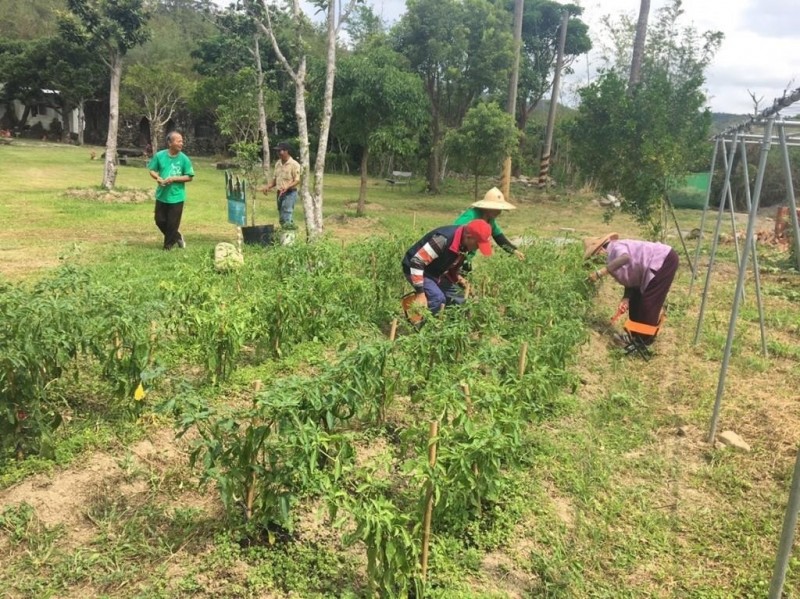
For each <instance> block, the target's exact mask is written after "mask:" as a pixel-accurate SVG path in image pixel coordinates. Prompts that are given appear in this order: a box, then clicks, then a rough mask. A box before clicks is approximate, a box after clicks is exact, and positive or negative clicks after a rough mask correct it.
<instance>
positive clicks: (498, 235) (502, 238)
mask: <svg viewBox="0 0 800 599" xmlns="http://www.w3.org/2000/svg"><path fill="white" fill-rule="evenodd" d="M490 224H491V225H492V239H494V242H495V243H496V244H497V245H498V246H500V248H502V249H503V251H505V252H507V253H509V254H513V255H514V256H516V257H517V258H519V259H520V260H524V259H525V254H523V253H522V252H520V251H519V250H518V249H517V246H515V245H514V244H513V243H511V241H510V240H509V239H508V237H506V235H505V233H503V230H502V229H501V228H500V225H498V224H497V219H496V218H493V219H492V220H491V221H490Z"/></svg>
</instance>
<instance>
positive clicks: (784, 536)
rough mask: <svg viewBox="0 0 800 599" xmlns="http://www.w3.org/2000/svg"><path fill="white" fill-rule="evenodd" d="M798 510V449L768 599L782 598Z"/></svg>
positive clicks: (799, 467) (799, 478)
mask: <svg viewBox="0 0 800 599" xmlns="http://www.w3.org/2000/svg"><path fill="white" fill-rule="evenodd" d="M798 510H800V449H798V452H797V459H796V460H795V462H794V474H793V475H792V489H791V491H789V505H787V506H786V514H785V515H784V517H783V530H782V531H781V541H780V544H779V545H778V556H777V557H776V558H775V568H774V569H773V570H772V581H771V582H770V584H769V599H781V597H783V581H784V580H785V579H786V570H787V569H788V567H789V557H790V556H791V554H792V543H793V542H794V531H795V529H796V528H797V512H798Z"/></svg>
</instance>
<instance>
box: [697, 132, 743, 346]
mask: <svg viewBox="0 0 800 599" xmlns="http://www.w3.org/2000/svg"><path fill="white" fill-rule="evenodd" d="M736 137H737V134H736V133H734V134H733V143H732V144H731V155H730V158H729V159H728V161H727V163H726V166H725V181H724V182H723V184H722V193H721V194H720V197H719V210H718V211H717V224H716V226H715V227H714V238H713V239H712V241H711V250H710V252H709V254H708V272H707V273H706V282H705V285H704V287H703V299H702V300H701V301H700V314H699V315H698V317H697V328H696V329H695V331H694V345H697V343H698V341H699V340H700V331H702V330H703V316H704V315H705V312H706V302H707V301H708V290H709V288H710V287H711V273H713V272H714V258H716V255H717V246H718V245H719V230H720V227H721V225H722V213H723V212H725V200H726V198H727V196H728V188H729V187H730V185H731V168H732V167H733V155H734V152H735V151H736ZM722 149H723V153H724V152H725V146H724V144H723V148H722Z"/></svg>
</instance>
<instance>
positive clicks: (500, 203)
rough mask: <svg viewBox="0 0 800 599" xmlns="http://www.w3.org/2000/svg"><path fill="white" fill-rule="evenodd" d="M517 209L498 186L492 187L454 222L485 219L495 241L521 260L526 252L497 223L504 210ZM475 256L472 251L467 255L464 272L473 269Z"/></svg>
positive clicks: (463, 223)
mask: <svg viewBox="0 0 800 599" xmlns="http://www.w3.org/2000/svg"><path fill="white" fill-rule="evenodd" d="M516 209H517V207H516V206H514V204H511V203H510V202H507V201H506V199H505V197H504V196H503V192H502V191H500V190H499V189H497V188H496V187H492V188H491V189H490V190H489V191H487V192H486V195H484V196H483V199H482V200H478V201H477V202H475V203H474V204H472V206H470V207H469V208H468V209H467V210H465V211H464V212H463V213H462V214H461V216H459V217H458V218H457V219H456V221H455V223H454V224H456V225H466V224H467V223H468V222H470V221H472V220H475V219H476V218H479V219H481V220H485V221H486V222H487V223H489V225H491V227H492V239H494V241H495V243H496V244H497V245H499V246H500V247H501V248H502V249H503V250H505V251H506V252H508V253H509V254H513V255H515V256H516V257H517V258H519V259H520V260H524V259H525V254H523V253H522V252H520V251H519V250H518V249H517V246H515V245H514V244H513V243H511V242H510V241H509V240H508V237H506V236H505V235H504V234H503V231H502V229H501V228H500V225H498V224H497V217H498V216H500V214H501V213H502V212H504V211H507V210H516ZM474 256H475V252H470V253H469V255H468V256H467V259H466V261H465V264H464V268H463V270H464V272H469V271H470V270H472V265H471V261H472V258H473V257H474Z"/></svg>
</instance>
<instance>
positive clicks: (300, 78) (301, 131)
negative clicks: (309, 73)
mask: <svg viewBox="0 0 800 599" xmlns="http://www.w3.org/2000/svg"><path fill="white" fill-rule="evenodd" d="M294 114H295V117H296V118H297V133H298V137H299V138H300V166H301V168H302V169H303V174H302V178H301V180H300V195H301V196H302V199H303V211H304V218H305V223H306V237H307V238H308V239H313V238H314V237H316V236H317V235H319V234H320V233H322V231H321V230H319V231H318V230H317V229H316V225H315V224H314V198H312V196H311V191H310V189H309V180H308V177H309V174H310V173H311V160H310V158H309V153H308V150H309V146H308V120H307V119H306V57H305V56H303V57H302V58H301V59H300V66H299V67H298V68H297V73H296V77H295V89H294Z"/></svg>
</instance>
